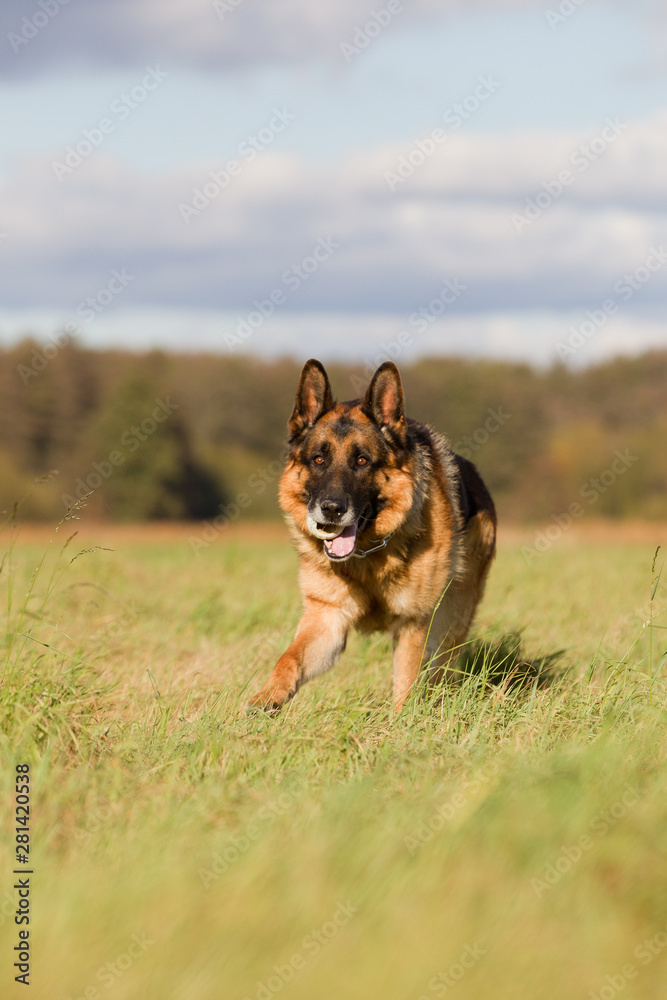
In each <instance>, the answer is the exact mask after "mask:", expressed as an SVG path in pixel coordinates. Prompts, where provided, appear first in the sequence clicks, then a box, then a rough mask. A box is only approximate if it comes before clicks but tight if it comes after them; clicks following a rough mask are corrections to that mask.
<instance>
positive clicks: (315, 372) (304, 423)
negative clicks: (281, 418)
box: [288, 358, 334, 441]
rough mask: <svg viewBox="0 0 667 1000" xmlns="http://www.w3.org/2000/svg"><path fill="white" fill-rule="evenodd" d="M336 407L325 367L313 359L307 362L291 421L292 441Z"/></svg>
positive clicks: (290, 432)
mask: <svg viewBox="0 0 667 1000" xmlns="http://www.w3.org/2000/svg"><path fill="white" fill-rule="evenodd" d="M333 405H334V401H333V396H332V395H331V386H330V385H329V377H328V375H327V373H326V372H325V370H324V366H323V365H322V364H320V362H319V361H315V359H314V358H311V359H310V361H306V363H305V365H304V366H303V371H302V372H301V379H300V381H299V388H298V389H297V391H296V402H295V403H294V411H293V413H292V416H291V417H290V419H289V424H288V426H289V436H290V441H293V440H294V439H295V438H298V437H300V436H301V435H302V434H303V432H304V431H306V430H308V428H309V427H312V426H313V424H314V423H315V421H316V420H317V418H318V417H320V416H322V414H323V413H326V412H327V410H330V409H331V408H332V406H333Z"/></svg>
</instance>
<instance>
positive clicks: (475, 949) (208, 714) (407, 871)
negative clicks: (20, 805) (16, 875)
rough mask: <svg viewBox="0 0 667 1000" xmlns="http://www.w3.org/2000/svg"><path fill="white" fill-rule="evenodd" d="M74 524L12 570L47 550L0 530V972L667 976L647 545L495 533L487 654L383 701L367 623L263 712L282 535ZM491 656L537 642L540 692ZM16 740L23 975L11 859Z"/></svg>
mask: <svg viewBox="0 0 667 1000" xmlns="http://www.w3.org/2000/svg"><path fill="white" fill-rule="evenodd" d="M71 530H73V529H70V528H69V527H68V525H67V524H66V525H63V526H62V527H61V528H60V530H59V531H58V533H57V535H56V536H55V540H54V542H53V543H52V545H51V546H49V548H48V551H47V554H46V557H45V559H44V562H43V564H42V565H41V569H40V571H39V573H38V575H37V576H36V577H35V576H34V570H35V567H37V566H38V565H40V561H41V560H42V557H43V554H44V550H45V546H43V545H33V544H17V545H16V546H15V547H11V546H10V545H9V543H8V542H6V544H5V548H6V549H8V550H9V549H10V548H11V551H9V552H8V556H7V559H6V562H5V564H4V567H3V572H2V577H1V578H0V584H1V585H2V586H3V588H4V594H5V595H8V594H11V605H10V606H9V605H8V599H7V598H5V604H4V606H5V607H7V609H8V610H7V616H6V617H7V622H6V635H7V638H6V647H5V652H6V665H5V668H4V675H3V685H2V689H1V691H0V752H1V754H2V768H1V771H0V785H1V789H2V797H3V798H2V800H3V802H4V803H5V807H4V809H3V811H2V838H1V844H0V855H1V856H2V869H1V870H2V871H3V872H4V873H5V875H4V876H3V883H2V885H0V938H1V939H2V946H1V948H0V957H1V963H2V965H1V967H0V984H1V985H0V995H2V996H3V997H5V996H7V997H13V996H17V997H18V996H24V995H28V996H31V997H34V998H39V1000H41V998H45V1000H46V998H48V1000H59V998H62V1000H67V998H70V997H71V998H78V997H86V998H87V1000H97V998H104V1000H107V998H108V1000H111V998H118V1000H121V998H127V1000H130V998H131V1000H171V998H178V1000H181V998H183V1000H208V998H212V1000H218V998H220V1000H228V998H229V1000H235V998H238V1000H243V998H246V997H247V998H253V1000H254V998H263V1000H266V998H268V997H285V998H290V1000H315V998H317V1000H329V998H331V1000H339V998H342V1000H347V998H350V1000H357V998H359V1000H361V998H364V1000H366V998H369V997H371V998H376V997H377V998H381V1000H394V998H396V1000H418V998H422V997H427V998H429V1000H431V998H435V997H441V996H450V995H454V996H457V997H461V998H464V1000H477V998H480V1000H487V998H490V997H492V998H494V1000H496V998H497V1000H504V998H508V1000H509V998H512V1000H515V998H517V997H528V998H531V1000H532V998H536V1000H537V998H539V1000H550V998H558V1000H576V998H578V997H581V998H582V1000H584V998H588V997H589V995H590V993H591V991H592V992H593V993H594V995H599V994H600V991H603V992H602V996H603V997H610V996H611V995H612V994H611V993H609V992H608V991H610V990H612V989H616V990H617V992H622V995H623V998H624V1000H635V998H636V1000H652V998H656V1000H658V998H662V997H663V996H664V983H665V981H666V975H667V895H666V894H665V891H664V884H665V878H667V794H666V793H667V764H666V760H665V758H666V756H667V741H666V739H665V735H666V726H665V722H666V719H667V715H666V712H665V709H666V698H665V669H664V664H663V663H662V662H661V657H662V654H663V653H664V650H665V648H667V634H666V633H665V631H663V630H662V626H663V625H665V624H667V621H666V620H665V615H664V614H663V613H662V612H664V610H665V608H667V601H666V600H665V598H666V596H667V595H666V593H665V584H664V583H662V582H660V583H659V584H658V586H657V590H656V592H655V596H654V601H653V616H654V618H653V628H647V627H644V626H645V623H646V622H647V621H648V620H649V617H650V614H651V593H652V590H653V584H654V582H655V581H656V579H657V572H658V568H659V565H660V560H658V564H657V566H656V568H655V570H652V560H653V555H654V547H651V546H643V545H628V544H623V543H621V542H618V543H607V544H605V545H602V544H597V545H593V544H583V543H578V544H572V543H569V544H563V545H560V546H555V547H554V548H553V549H552V550H550V551H549V552H547V553H546V554H545V555H544V556H542V557H541V558H539V559H536V560H534V561H533V562H532V563H531V564H530V565H527V564H526V562H525V561H524V559H523V557H522V554H521V547H520V545H519V544H518V543H516V544H509V543H508V544H503V545H501V548H500V553H499V556H498V560H497V563H496V565H495V566H494V569H493V572H492V577H491V580H490V585H489V589H488V593H487V597H486V599H485V602H484V604H483V607H482V609H481V612H480V615H479V619H478V622H477V626H476V636H477V638H478V640H479V642H478V643H477V645H476V646H475V647H474V649H475V650H477V652H478V653H479V651H480V650H482V651H486V656H484V655H482V656H481V657H480V656H479V655H478V656H477V663H476V672H474V673H472V674H467V675H466V676H464V678H463V679H462V681H461V684H460V685H459V686H458V687H456V688H454V689H452V690H450V691H449V692H447V693H446V695H445V697H444V699H442V698H440V699H438V698H431V699H414V700H413V701H412V702H411V703H410V704H409V706H408V707H407V709H406V710H405V712H404V713H403V714H402V715H401V717H399V718H394V717H393V716H392V714H391V712H390V711H389V707H388V705H389V695H390V690H391V668H390V657H391V647H390V643H389V641H388V640H387V639H386V637H383V636H376V637H371V638H370V639H369V638H361V637H358V636H357V637H354V638H353V639H352V640H351V642H350V644H349V646H348V650H347V652H346V653H345V655H344V656H343V658H342V659H341V662H340V664H339V667H338V668H337V669H336V670H335V671H333V672H331V673H330V674H328V675H326V676H325V677H322V678H319V679H318V680H316V681H314V682H313V683H312V684H310V685H309V686H307V687H306V688H304V689H303V690H302V691H301V692H300V693H299V695H298V697H297V698H296V699H295V700H294V701H293V702H292V703H291V704H290V706H289V707H288V708H287V709H286V710H285V711H284V712H283V713H282V714H281V715H280V716H278V717H275V718H269V717H265V716H247V715H245V714H244V712H243V705H244V701H245V698H246V696H247V694H248V693H249V692H252V691H253V690H254V689H255V688H257V687H259V686H261V684H262V683H263V681H264V680H265V678H266V676H267V674H268V671H269V670H270V669H271V667H272V665H273V663H274V661H275V659H276V658H277V656H278V655H279V654H280V653H281V652H282V650H283V649H284V647H285V645H286V643H287V642H288V641H289V637H290V633H291V631H292V630H293V628H294V626H295V624H296V622H297V620H298V615H299V596H298V590H297V585H296V557H295V556H294V554H293V553H292V551H291V549H290V547H289V545H288V544H287V542H285V543H282V542H276V541H271V540H262V539H261V538H257V539H255V540H253V538H252V537H245V538H244V537H243V536H235V537H230V538H229V539H228V540H226V541H225V542H224V543H223V542H220V543H218V544H214V545H211V546H210V547H209V548H206V549H204V550H203V551H201V552H200V553H199V554H197V555H194V554H193V553H192V551H191V549H190V546H189V545H188V544H187V541H186V540H183V541H178V540H174V541H172V542H164V543H162V544H156V543H150V542H148V541H147V542H146V543H145V544H130V543H129V542H128V543H123V542H122V541H121V543H120V544H116V545H115V550H114V551H103V550H99V549H98V550H96V549H94V546H93V545H92V544H90V543H89V542H86V543H78V540H77V539H76V538H74V539H73V540H72V541H71V542H70V543H69V545H67V546H66V548H64V550H63V545H64V543H65V541H66V539H67V536H68V534H71ZM568 541H569V540H568ZM101 544H103V545H107V542H106V541H105V540H104V538H103V536H101ZM83 549H92V551H84V552H83V553H82V554H81V555H78V553H79V552H81V550H83ZM72 559H74V561H73V562H72V561H71V560H72ZM26 594H27V595H28V596H27V597H26ZM518 635H520V636H521V649H520V651H519V652H517V642H518V640H517V636H518ZM651 636H652V648H651ZM499 650H500V653H499V652H498V651H499ZM556 654H558V655H556ZM508 656H509V661H507V662H508V663H509V664H510V665H511V663H512V662H513V661H515V660H516V659H517V657H518V659H519V660H520V661H522V662H523V663H524V664H525V663H528V664H535V663H536V662H539V661H545V660H546V661H547V662H549V663H551V669H552V675H551V677H550V683H548V684H544V685H542V686H539V685H538V684H536V683H531V682H530V681H529V682H528V683H527V685H525V686H524V687H523V688H519V689H517V687H516V686H513V685H512V684H511V683H508V681H507V678H505V679H503V678H502V677H500V678H499V677H498V670H497V667H498V662H499V661H502V660H503V658H505V659H506V660H507V657H508ZM468 659H469V661H473V660H474V659H475V657H474V656H470V657H469V658H468ZM4 660H5V657H3V662H4ZM24 761H27V762H29V763H30V765H31V768H32V775H31V777H32V785H33V790H32V796H33V798H32V807H33V820H32V830H31V836H32V844H33V855H32V861H33V865H34V871H35V875H34V876H33V893H32V907H33V911H32V914H33V920H32V923H31V925H30V929H31V948H32V949H33V963H32V983H33V984H32V986H31V988H30V991H29V992H27V993H26V991H25V989H24V988H23V987H19V986H15V985H14V983H13V981H12V980H13V975H14V972H13V970H12V968H11V964H12V962H13V961H14V959H13V958H12V957H11V955H12V954H13V953H12V948H13V946H14V944H16V943H17V940H16V932H17V930H18V928H16V927H15V925H14V923H13V912H14V909H15V905H16V900H15V895H16V894H15V891H14V890H13V889H12V885H13V882H12V876H11V874H9V873H10V872H11V870H12V869H13V867H14V860H13V854H14V850H13V843H14V829H15V826H14V823H13V822H12V809H13V785H14V767H15V764H16V763H18V762H24ZM663 933H664V937H663V936H662V935H663ZM135 935H136V936H137V937H136V938H133V936H135ZM656 935H657V937H656ZM645 941H648V942H650V943H649V944H648V945H647V944H644V942H645ZM130 948H131V950H132V951H133V952H134V953H135V954H134V955H132V954H130V951H129V950H128V949H130ZM109 963H111V964H109ZM466 965H467V966H469V968H466ZM624 966H625V967H626V969H625V972H623V971H622V969H623V967H624ZM630 966H631V967H632V968H631V969H630V968H629V967H630ZM629 973H632V976H631V977H630V976H629ZM461 975H462V978H461ZM607 977H611V978H610V979H609V980H608V979H607ZM622 979H623V980H625V979H627V984H625V985H623V983H622V982H621V980H622ZM614 984H615V985H614ZM621 986H623V988H622V989H621ZM605 989H606V990H607V992H606V993H605V992H604V991H605ZM86 991H87V992H86ZM613 995H615V994H613Z"/></svg>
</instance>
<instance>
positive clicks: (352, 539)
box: [328, 524, 357, 557]
mask: <svg viewBox="0 0 667 1000" xmlns="http://www.w3.org/2000/svg"><path fill="white" fill-rule="evenodd" d="M356 541H357V526H356V524H351V525H350V526H349V528H344V529H343V530H342V531H341V533H340V535H338V536H337V537H336V538H332V539H331V541H330V542H329V544H328V549H329V552H331V553H332V555H334V556H339V557H340V556H349V555H350V553H351V552H352V551H353V550H354V546H355V543H356Z"/></svg>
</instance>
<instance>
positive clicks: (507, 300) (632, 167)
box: [0, 115, 667, 315]
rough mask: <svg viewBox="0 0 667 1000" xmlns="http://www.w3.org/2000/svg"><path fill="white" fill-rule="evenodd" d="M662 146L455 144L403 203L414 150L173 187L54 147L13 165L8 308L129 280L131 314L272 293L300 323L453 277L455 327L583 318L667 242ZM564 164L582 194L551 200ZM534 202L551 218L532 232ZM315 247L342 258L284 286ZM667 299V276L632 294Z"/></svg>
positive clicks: (275, 155) (645, 133)
mask: <svg viewBox="0 0 667 1000" xmlns="http://www.w3.org/2000/svg"><path fill="white" fill-rule="evenodd" d="M601 124H602V123H601ZM596 134H597V133H596ZM664 135H665V117H664V116H661V115H660V116H656V117H655V118H653V119H650V120H646V121H644V122H642V123H639V124H638V125H635V126H632V128H628V129H627V130H624V131H623V132H622V133H620V134H619V135H618V137H617V138H616V139H614V141H613V142H612V141H610V142H609V143H608V145H607V146H606V147H605V148H604V149H603V151H602V152H600V154H599V156H598V157H597V159H596V160H595V161H593V162H591V163H589V164H588V166H587V167H586V169H585V170H581V171H580V170H578V169H576V168H574V167H573V166H572V163H571V157H572V154H573V151H575V152H576V151H577V150H578V149H580V147H581V145H582V144H587V143H588V144H590V140H591V139H592V138H595V136H591V135H590V134H584V133H581V134H580V133H569V134H568V133H554V134H545V135H542V136H535V135H533V134H527V133H515V134H514V135H509V136H508V135H499V136H495V137H492V136H477V135H471V134H469V135H463V134H462V133H451V134H450V135H449V137H448V139H447V141H446V142H444V143H443V144H442V145H441V146H439V147H438V148H437V149H436V150H435V151H434V152H433V155H431V156H424V157H423V162H421V161H420V160H419V157H417V158H414V157H413V161H414V163H420V165H419V166H418V167H417V168H414V169H413V172H412V174H411V175H410V176H409V177H408V178H407V179H406V180H405V181H404V183H401V184H399V185H398V186H397V187H396V188H395V189H394V190H393V191H392V190H390V186H389V185H388V183H387V180H386V174H387V172H393V171H395V170H396V169H397V164H399V163H400V162H401V161H403V162H406V163H408V164H409V163H410V157H411V154H412V153H413V152H414V150H415V148H418V147H415V146H414V145H411V146H406V147H387V148H372V149H369V150H367V151H363V152H355V153H351V154H348V155H347V156H346V157H344V158H343V159H341V160H340V161H339V162H337V163H331V164H330V163H311V162H308V161H307V160H305V159H303V158H301V157H298V156H296V155H288V154H285V153H281V152H276V151H274V149H272V148H268V149H266V150H264V151H263V152H261V153H259V154H258V155H256V156H255V157H253V158H252V159H251V158H250V156H247V157H245V158H244V157H240V160H241V163H240V169H239V171H238V173H232V172H230V170H229V169H228V168H229V164H228V163H227V164H226V163H190V164H188V165H187V167H185V168H182V169H180V170H178V171H173V172H170V173H162V174H151V173H148V172H140V171H138V170H135V169H134V168H131V167H130V166H128V165H127V164H124V163H122V162H120V161H118V160H117V159H114V158H113V157H111V156H110V155H108V154H107V153H106V151H105V150H104V149H101V150H96V151H93V152H92V154H91V155H90V156H89V157H88V158H87V159H85V160H84V161H83V162H82V163H81V165H80V166H78V167H76V169H73V170H72V172H71V174H66V175H65V176H64V177H63V179H62V180H61V181H58V180H57V179H56V176H55V173H54V169H53V162H54V161H55V160H57V161H58V162H62V158H63V151H62V150H59V151H54V153H53V154H52V155H51V156H47V157H32V158H28V159H25V160H23V161H21V162H18V163H16V164H15V166H14V169H13V172H12V173H10V174H9V175H7V176H6V177H5V179H4V181H3V182H2V185H1V186H0V218H1V219H2V220H3V226H2V228H3V231H4V232H6V233H7V237H6V239H4V240H3V241H2V242H1V243H0V254H1V255H2V256H3V257H4V260H3V267H2V270H1V271H0V295H1V296H2V298H3V301H4V302H5V303H6V305H7V306H10V307H13V308H22V307H25V306H28V305H32V306H44V307H54V306H57V307H59V308H72V307H73V306H74V305H76V303H77V302H79V301H80V300H81V299H82V298H84V297H85V296H86V295H87V294H91V293H93V292H94V291H95V289H96V288H98V287H102V286H103V285H104V282H105V281H106V280H107V279H108V275H109V273H110V272H111V271H112V270H113V269H114V268H119V267H126V268H127V269H128V270H129V271H130V272H131V273H132V274H134V275H136V280H135V281H133V283H132V286H131V287H130V288H128V289H127V291H126V293H125V294H124V297H123V298H124V302H125V301H127V304H130V303H131V304H132V305H134V306H145V307H151V308H152V307H157V306H164V305H171V306H174V307H188V308H195V309H196V308H201V309H233V310H244V309H246V310H247V309H250V308H251V307H252V302H253V300H254V299H256V298H258V297H259V298H262V297H265V296H267V295H269V294H270V293H271V291H272V290H274V289H276V288H277V289H281V290H283V291H286V292H287V293H289V294H288V299H289V301H288V303H287V305H288V308H289V309H290V310H291V311H296V312H299V311H301V312H332V313H339V314H340V313H343V314H344V313H356V314H358V313H368V314H373V313H381V314H387V313H389V314H392V313H393V314H396V315H402V314H407V313H410V312H411V311H413V310H414V309H416V308H418V307H419V306H420V305H421V304H423V303H425V302H428V301H429V300H430V299H431V298H432V297H433V295H434V294H435V292H436V291H437V290H438V289H439V288H440V287H441V285H442V282H443V281H444V280H445V278H450V279H455V278H456V279H458V280H460V281H461V282H462V283H463V284H465V285H466V291H465V294H463V295H461V296H460V297H458V298H457V299H456V301H455V302H454V303H453V304H452V305H451V309H450V310H449V311H450V312H452V313H467V312H479V311H485V310H486V311H492V310H531V309H571V310H576V309H578V308H581V307H583V306H585V305H591V304H592V305H594V304H595V303H597V302H599V301H601V300H603V299H604V298H605V296H606V295H608V294H610V291H611V290H612V288H613V285H614V282H615V281H617V280H620V279H622V277H623V275H624V274H626V273H628V272H631V271H633V270H634V269H635V268H637V267H639V266H641V265H642V263H643V261H644V260H645V259H646V257H647V254H648V253H649V250H650V248H651V247H652V246H657V245H660V242H661V240H662V239H664V236H665V212H666V210H667V177H665V175H664V157H665V139H664ZM596 148H597V147H596ZM568 164H569V167H570V169H571V173H572V176H573V179H572V183H571V184H569V185H568V186H564V187H563V192H562V194H561V195H560V196H556V195H554V196H552V195H550V194H549V191H551V192H554V191H556V188H554V187H549V185H550V184H552V182H553V181H554V179H557V178H558V177H559V176H561V174H562V171H563V170H564V169H566V168H567V167H568ZM212 175H213V176H215V177H217V178H218V181H214V180H213V179H212ZM545 182H546V186H545ZM221 184H224V190H221V188H220V185H221ZM530 204H532V205H533V206H539V205H542V206H545V207H543V208H539V207H538V208H537V215H536V216H535V217H533V218H530V219H529V218H528V216H529V214H530V213H529V205H530ZM193 206H199V207H197V208H194V207H193ZM184 215H186V216H187V218H188V221H185V219H184V217H183V216H184ZM517 218H523V219H525V220H526V221H525V222H524V224H522V225H520V226H517V221H516V220H517ZM320 238H331V239H332V240H333V241H334V243H335V244H336V248H335V250H334V251H333V252H332V253H330V254H329V255H328V256H327V257H326V259H324V260H316V265H317V266H315V267H314V269H313V270H312V271H311V272H306V276H305V277H304V278H303V280H300V281H299V282H298V283H297V282H296V281H295V280H294V279H291V283H292V285H297V284H298V287H294V288H293V287H291V286H290V285H289V284H287V287H286V279H285V277H284V276H285V274H286V273H288V272H289V271H290V269H294V268H297V269H298V268H299V267H302V268H308V267H311V263H310V257H311V256H312V254H313V252H314V250H315V249H316V247H317V241H318V239H320ZM319 256H320V257H322V251H321V250H320V251H319ZM304 261H306V263H305V264H304V263H303V262H304ZM295 273H297V272H295ZM665 299H667V267H665V268H664V270H663V269H660V270H659V271H657V272H656V273H655V274H654V275H652V277H651V281H650V282H649V283H647V285H646V287H645V288H642V289H641V295H638V296H637V301H639V300H641V301H642V302H643V303H644V304H650V303H657V302H660V303H664V302H665Z"/></svg>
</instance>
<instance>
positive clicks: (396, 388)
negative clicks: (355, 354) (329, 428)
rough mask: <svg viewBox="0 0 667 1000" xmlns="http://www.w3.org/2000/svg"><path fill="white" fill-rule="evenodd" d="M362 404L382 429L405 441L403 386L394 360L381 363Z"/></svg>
mask: <svg viewBox="0 0 667 1000" xmlns="http://www.w3.org/2000/svg"><path fill="white" fill-rule="evenodd" d="M362 405H363V409H364V410H365V412H366V413H367V414H368V416H369V417H371V418H372V419H373V420H374V421H375V423H376V424H377V425H378V427H379V428H380V430H382V431H385V432H389V434H390V435H393V436H394V437H396V438H398V439H399V441H401V442H404V441H405V438H406V434H407V426H406V423H405V413H404V412H403V405H404V404H403V386H402V385H401V376H400V375H399V373H398V368H397V367H396V365H395V364H394V362H393V361H385V363H384V364H383V365H380V367H379V368H378V370H377V371H376V373H375V375H374V376H373V378H372V379H371V384H370V385H369V387H368V391H367V392H366V396H365V398H364V402H363V404H362Z"/></svg>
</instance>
